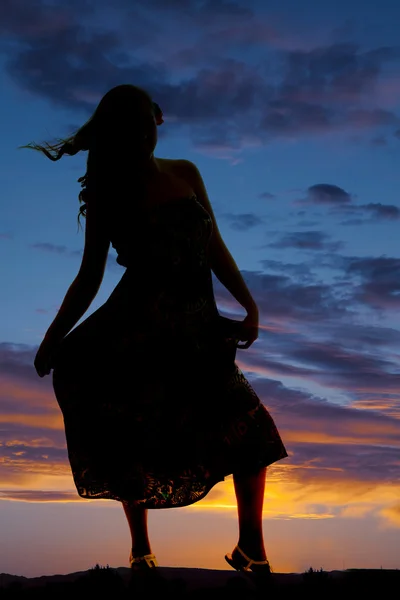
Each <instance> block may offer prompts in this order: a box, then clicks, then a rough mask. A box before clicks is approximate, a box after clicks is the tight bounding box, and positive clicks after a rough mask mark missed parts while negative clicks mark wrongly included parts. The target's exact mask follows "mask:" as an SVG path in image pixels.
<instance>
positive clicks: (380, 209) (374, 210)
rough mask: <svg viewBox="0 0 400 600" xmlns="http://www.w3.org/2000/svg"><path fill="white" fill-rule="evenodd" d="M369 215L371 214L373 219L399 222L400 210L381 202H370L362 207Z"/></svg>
mask: <svg viewBox="0 0 400 600" xmlns="http://www.w3.org/2000/svg"><path fill="white" fill-rule="evenodd" d="M360 208H361V209H362V210H365V211H366V212H368V213H371V219H373V220H375V219H382V220H390V221H392V220H397V219H399V218H400V208H399V207H398V206H394V205H393V204H382V203H381V202H370V203H369V204H364V205H362V206H361V207H360Z"/></svg>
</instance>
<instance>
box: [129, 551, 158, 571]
mask: <svg viewBox="0 0 400 600" xmlns="http://www.w3.org/2000/svg"><path fill="white" fill-rule="evenodd" d="M129 564H130V565H131V569H132V570H139V571H146V570H147V569H154V568H155V567H158V562H157V559H156V557H155V555H154V554H145V555H144V556H132V551H131V553H130V555H129Z"/></svg>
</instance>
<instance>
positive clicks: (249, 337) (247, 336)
mask: <svg viewBox="0 0 400 600" xmlns="http://www.w3.org/2000/svg"><path fill="white" fill-rule="evenodd" d="M257 338H258V310H254V311H249V312H248V313H247V315H246V317H245V319H243V321H242V327H241V333H240V341H241V342H244V344H237V348H240V349H242V350H246V349H247V348H250V346H251V345H252V343H253V342H255V341H256V339H257Z"/></svg>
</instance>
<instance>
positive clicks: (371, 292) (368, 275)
mask: <svg viewBox="0 0 400 600" xmlns="http://www.w3.org/2000/svg"><path fill="white" fill-rule="evenodd" d="M344 262H345V263H347V264H346V272H347V274H348V275H351V276H352V277H358V280H359V282H360V283H359V284H358V285H356V286H355V288H354V299H356V300H357V301H358V302H363V303H365V304H366V305H368V306H370V307H372V308H376V309H381V310H388V309H393V310H397V309H398V308H399V307H400V259H398V258H390V257H386V256H381V257H373V258H354V259H351V258H347V260H346V259H344Z"/></svg>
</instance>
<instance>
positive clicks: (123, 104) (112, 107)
mask: <svg viewBox="0 0 400 600" xmlns="http://www.w3.org/2000/svg"><path fill="white" fill-rule="evenodd" d="M162 122H163V121H162V113H161V110H160V108H159V106H158V105H157V104H156V103H155V102H153V100H152V98H151V97H150V95H149V94H148V93H147V92H146V91H145V90H143V89H142V88H138V87H136V86H134V85H129V84H124V85H118V86H116V87H114V88H112V89H111V90H109V91H108V92H107V93H106V94H105V95H104V96H103V97H102V99H101V100H100V102H99V104H98V106H97V108H96V110H95V111H94V113H93V115H92V117H91V119H90V125H89V123H86V124H85V125H86V126H88V128H89V131H86V133H87V135H85V126H84V127H83V129H84V131H83V136H84V137H87V138H88V141H89V144H88V145H89V149H90V146H91V145H92V144H93V145H94V144H100V145H102V144H104V143H105V144H109V143H113V142H114V143H115V144H118V146H119V147H120V148H121V147H123V148H124V149H127V150H128V149H129V153H130V154H131V155H132V158H136V159H137V160H139V161H142V160H146V159H148V158H149V157H150V156H151V155H152V153H153V151H154V149H155V147H156V144H157V124H161V123H162ZM81 129H82V128H81ZM79 131H81V130H79ZM79 131H78V132H77V133H78V135H79ZM81 135H82V132H81Z"/></svg>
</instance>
